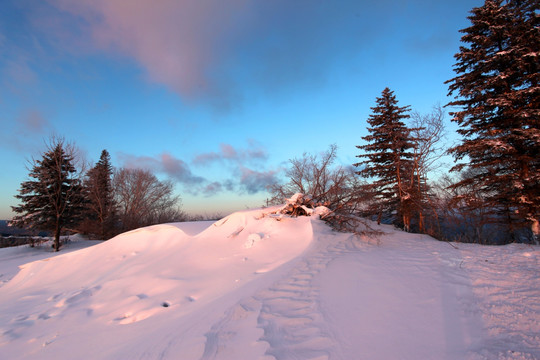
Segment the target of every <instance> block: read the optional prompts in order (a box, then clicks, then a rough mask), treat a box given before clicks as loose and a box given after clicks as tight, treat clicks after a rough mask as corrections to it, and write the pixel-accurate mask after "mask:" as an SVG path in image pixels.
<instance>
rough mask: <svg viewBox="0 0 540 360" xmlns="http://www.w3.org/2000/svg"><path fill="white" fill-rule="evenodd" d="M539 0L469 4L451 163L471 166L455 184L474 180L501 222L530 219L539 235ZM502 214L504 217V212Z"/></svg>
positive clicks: (453, 86)
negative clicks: (458, 140)
mask: <svg viewBox="0 0 540 360" xmlns="http://www.w3.org/2000/svg"><path fill="white" fill-rule="evenodd" d="M538 11H539V3H538V1H537V0H512V1H502V0H486V2H485V4H484V5H483V6H481V7H478V8H474V9H473V10H472V11H471V16H469V20H470V21H471V26H470V27H468V28H466V29H463V30H461V32H462V33H463V34H464V35H463V36H462V38H461V41H462V42H463V43H464V45H463V46H461V47H460V52H459V53H457V54H456V55H455V58H456V60H457V62H456V64H455V66H454V71H455V72H456V74H457V76H456V77H454V78H453V79H450V80H448V81H447V83H448V84H449V95H451V94H453V95H455V97H454V99H455V100H454V101H452V102H450V103H449V104H448V105H447V106H455V107H457V109H458V110H457V111H455V112H453V113H451V115H453V121H455V122H457V123H458V124H459V125H460V129H459V130H458V132H459V133H460V134H461V135H462V136H463V140H462V142H461V144H459V145H458V146H456V147H454V148H452V149H451V150H450V151H451V152H452V153H453V155H454V156H455V158H456V160H458V161H459V160H462V159H466V158H468V163H459V164H457V165H456V166H455V167H454V168H453V170H461V169H463V168H465V167H468V168H471V169H474V171H471V172H467V173H468V174H471V176H468V177H465V178H464V179H462V180H461V181H460V182H458V183H457V184H455V186H456V187H463V186H465V187H467V186H469V185H474V187H475V188H478V189H479V190H480V191H481V193H482V194H483V196H484V199H485V204H482V206H488V207H489V208H491V209H492V210H493V212H494V213H498V219H499V221H502V220H503V219H505V221H506V222H507V223H508V224H509V225H510V227H511V228H512V227H513V226H515V225H517V226H520V225H522V224H523V223H527V224H528V226H530V228H531V229H532V231H533V234H534V235H535V236H536V237H537V239H538V236H539V232H540V229H539V227H538V221H539V216H540V156H538V154H540V88H539V80H540V71H539V70H540V65H539V64H540V60H539V58H538V57H539V52H540V30H539V16H538ZM501 215H503V216H501Z"/></svg>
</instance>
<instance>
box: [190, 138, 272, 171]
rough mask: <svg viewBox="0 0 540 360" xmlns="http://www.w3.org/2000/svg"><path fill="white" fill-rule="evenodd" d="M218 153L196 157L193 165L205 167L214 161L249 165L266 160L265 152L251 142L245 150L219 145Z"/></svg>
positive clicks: (223, 144) (228, 145) (208, 153)
mask: <svg viewBox="0 0 540 360" xmlns="http://www.w3.org/2000/svg"><path fill="white" fill-rule="evenodd" d="M219 149H220V151H219V152H207V153H203V154H199V155H197V156H196V157H195V158H194V159H193V164H195V165H207V164H209V163H212V162H216V161H230V162H232V163H236V164H242V163H251V162H255V161H259V160H266V159H267V157H268V154H267V153H266V151H265V150H264V149H263V148H261V147H260V145H258V144H256V143H255V142H253V141H250V142H249V146H248V148H247V149H238V148H235V147H233V146H232V145H230V144H225V143H222V144H220V145H219Z"/></svg>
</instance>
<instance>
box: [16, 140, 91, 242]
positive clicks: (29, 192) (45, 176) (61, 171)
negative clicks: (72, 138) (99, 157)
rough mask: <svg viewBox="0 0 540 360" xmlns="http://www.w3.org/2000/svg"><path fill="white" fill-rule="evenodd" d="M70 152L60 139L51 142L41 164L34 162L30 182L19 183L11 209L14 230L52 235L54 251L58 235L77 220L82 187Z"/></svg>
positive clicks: (75, 223)
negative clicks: (32, 230) (36, 230)
mask: <svg viewBox="0 0 540 360" xmlns="http://www.w3.org/2000/svg"><path fill="white" fill-rule="evenodd" d="M73 161H74V151H73V147H72V146H71V145H67V146H66V145H65V144H64V141H63V140H61V139H55V138H53V139H52V141H51V144H50V145H49V147H48V150H47V151H46V152H45V153H44V154H43V158H42V159H41V160H34V161H33V165H32V169H31V170H30V174H29V176H30V178H32V179H33V180H28V181H25V182H23V183H21V189H20V190H19V194H18V195H16V196H15V197H16V198H17V199H19V200H20V201H21V204H20V205H19V206H13V207H12V209H13V211H14V212H15V213H17V214H20V215H17V216H15V217H14V218H13V220H12V223H13V225H15V226H18V227H28V228H31V229H38V230H49V231H51V232H53V233H54V248H55V250H56V251H58V250H60V233H61V232H62V230H63V229H66V228H73V227H74V226H76V225H77V223H78V222H79V221H80V220H81V218H80V216H81V211H82V208H81V205H82V202H83V198H82V186H81V183H80V180H79V178H78V173H77V170H76V169H75V167H74V165H73Z"/></svg>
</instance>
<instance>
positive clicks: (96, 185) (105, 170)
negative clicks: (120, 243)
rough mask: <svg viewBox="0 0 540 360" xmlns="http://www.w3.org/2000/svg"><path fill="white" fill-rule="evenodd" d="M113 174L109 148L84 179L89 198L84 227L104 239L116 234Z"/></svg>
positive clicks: (103, 152) (86, 194)
mask: <svg viewBox="0 0 540 360" xmlns="http://www.w3.org/2000/svg"><path fill="white" fill-rule="evenodd" d="M112 175H113V167H112V165H111V156H110V155H109V152H108V151H107V150H103V151H102V152H101V156H100V158H99V161H98V162H97V163H96V165H95V166H94V167H93V168H91V169H90V170H89V171H88V172H87V174H86V178H85V181H84V189H85V196H86V198H87V201H86V206H85V207H86V211H85V214H86V220H85V224H84V227H85V229H86V230H87V231H89V232H90V233H92V234H94V235H96V236H98V237H99V238H100V239H102V240H106V239H108V238H109V237H110V236H111V235H113V234H114V226H115V219H116V213H115V203H114V194H113V187H112Z"/></svg>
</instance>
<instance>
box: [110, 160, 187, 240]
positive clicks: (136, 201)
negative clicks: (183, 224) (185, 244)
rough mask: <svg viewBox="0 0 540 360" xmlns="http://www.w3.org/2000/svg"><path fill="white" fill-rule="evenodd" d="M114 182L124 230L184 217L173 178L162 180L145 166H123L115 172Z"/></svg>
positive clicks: (180, 219)
mask: <svg viewBox="0 0 540 360" xmlns="http://www.w3.org/2000/svg"><path fill="white" fill-rule="evenodd" d="M113 184H114V193H115V200H116V204H117V206H118V211H119V217H120V221H121V227H122V230H123V231H126V230H131V229H135V228H138V227H142V226H148V225H153V224H160V223H166V222H175V221H182V220H183V219H184V218H185V214H184V213H183V212H182V211H181V210H180V197H179V196H176V195H174V194H173V191H174V186H173V183H172V182H171V181H160V180H158V178H157V177H156V176H155V175H154V174H152V173H151V172H149V171H146V170H141V169H125V168H123V169H120V170H119V171H117V172H116V173H115V175H114V180H113Z"/></svg>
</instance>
